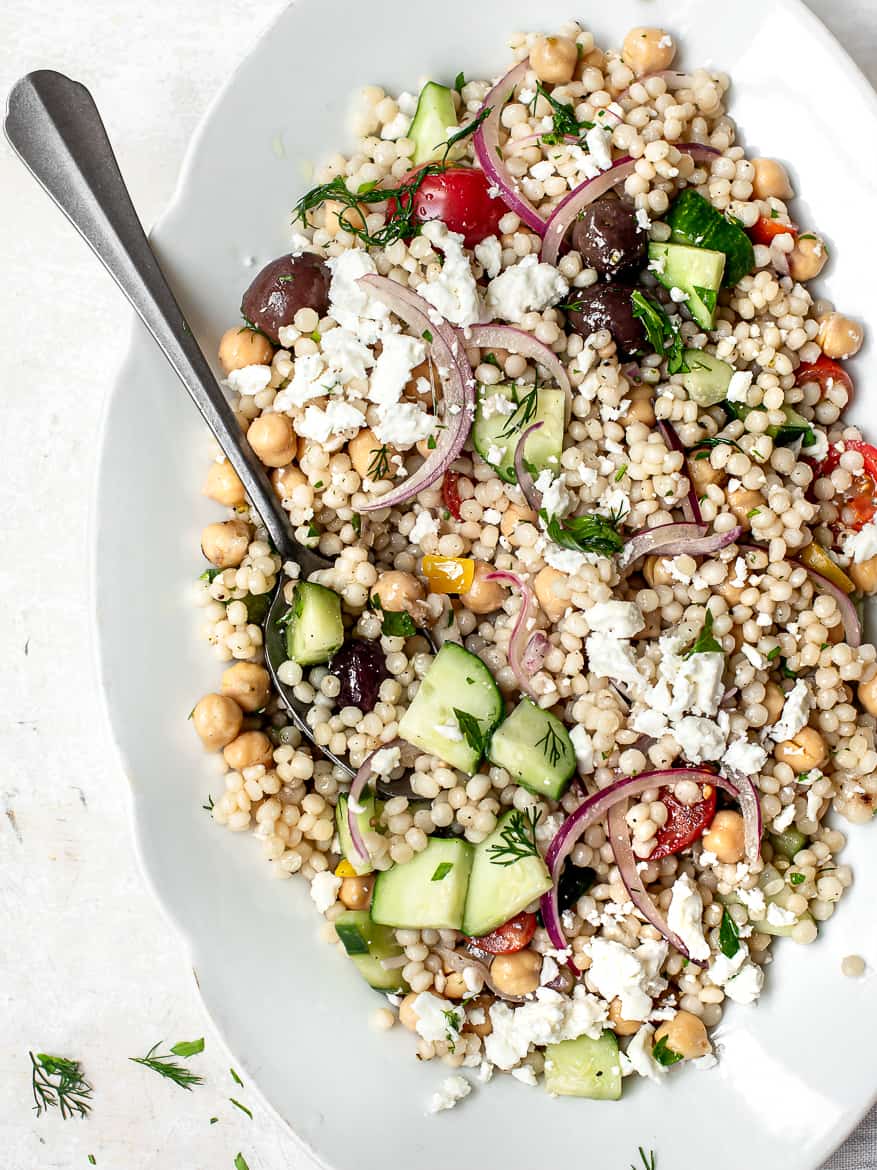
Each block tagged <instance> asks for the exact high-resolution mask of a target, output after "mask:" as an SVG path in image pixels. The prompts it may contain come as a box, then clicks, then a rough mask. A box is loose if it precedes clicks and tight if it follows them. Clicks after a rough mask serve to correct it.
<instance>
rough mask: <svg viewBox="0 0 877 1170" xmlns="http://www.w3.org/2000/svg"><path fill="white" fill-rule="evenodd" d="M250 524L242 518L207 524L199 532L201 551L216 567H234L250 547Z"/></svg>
mask: <svg viewBox="0 0 877 1170" xmlns="http://www.w3.org/2000/svg"><path fill="white" fill-rule="evenodd" d="M250 535H251V534H250V526H249V524H245V523H244V521H243V520H224V521H223V522H222V523H221V524H208V525H207V527H206V528H205V529H204V531H203V532H202V533H201V551H202V552H203V553H204V556H205V557H207V559H208V561H210V563H211V564H212V565H216V567H217V569H236V568H237V567H238V565H239V564H240V563H241V561H242V560H243V559H244V557H245V556H246V555H247V549H248V548H249V547H250Z"/></svg>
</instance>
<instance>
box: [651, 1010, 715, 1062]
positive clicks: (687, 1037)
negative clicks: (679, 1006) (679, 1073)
mask: <svg viewBox="0 0 877 1170" xmlns="http://www.w3.org/2000/svg"><path fill="white" fill-rule="evenodd" d="M660 1040H666V1041H667V1047H668V1048H669V1049H670V1051H671V1052H676V1053H678V1055H679V1056H681V1057H682V1058H683V1060H694V1059H696V1058H697V1057H698V1056H706V1055H707V1053H708V1052H712V1050H713V1046H712V1044H710V1038H709V1036H707V1034H706V1028H705V1027H704V1023H703V1020H701V1019H699V1018H698V1017H697V1016H695V1015H692V1013H691V1012H677V1013H676V1015H675V1016H674V1017H673V1019H672V1020H665V1021H664V1023H663V1024H661V1026H660V1028H658V1030H657V1032H655V1043H656V1044H657V1043H658V1042H659V1041H660Z"/></svg>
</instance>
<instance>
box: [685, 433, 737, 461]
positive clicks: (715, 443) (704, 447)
mask: <svg viewBox="0 0 877 1170" xmlns="http://www.w3.org/2000/svg"><path fill="white" fill-rule="evenodd" d="M721 446H727V447H735V448H736V449H737V450H738V451H742V450H743V448H742V447H741V446H740V444H739V443H738V442H737V440H736V439H725V438H723V436H722V435H716V436H715V437H714V438H712V439H701V441H700V442H699V443H695V445H694V446H693V447H692V448H691V450H692V452H693V453H695V454H694V458H695V459H709V457H710V451H711V449H712V448H713V447H721Z"/></svg>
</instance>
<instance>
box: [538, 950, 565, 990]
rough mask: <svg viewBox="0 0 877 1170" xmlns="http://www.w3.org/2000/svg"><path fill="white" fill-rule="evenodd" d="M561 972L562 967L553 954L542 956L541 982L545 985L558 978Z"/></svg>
mask: <svg viewBox="0 0 877 1170" xmlns="http://www.w3.org/2000/svg"><path fill="white" fill-rule="evenodd" d="M559 973H560V968H559V967H558V965H557V962H556V960H554V959H552V957H551V955H544V956H543V958H542V969H541V971H540V972H539V982H540V984H541V985H542V986H543V987H544V986H545V985H546V984H547V983H550V982H551V981H552V980H553V979H556V978H557V976H558V974H559Z"/></svg>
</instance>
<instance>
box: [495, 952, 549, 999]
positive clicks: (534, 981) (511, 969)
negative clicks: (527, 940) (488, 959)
mask: <svg viewBox="0 0 877 1170" xmlns="http://www.w3.org/2000/svg"><path fill="white" fill-rule="evenodd" d="M541 970H542V956H541V955H540V954H538V953H537V952H536V951H531V950H529V949H527V950H523V951H516V952H515V954H513V955H497V956H496V958H495V959H494V960H493V963H492V964H491V967H490V977H491V979H492V980H493V983H494V986H495V987H496V989H497V991H499V992H500V993H501V994H502V995H529V994H530V992H531V991H535V990H536V988H537V987H538V986H539V973H540V972H541Z"/></svg>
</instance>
